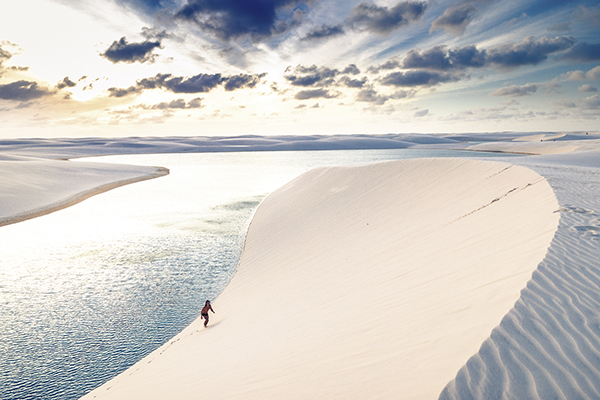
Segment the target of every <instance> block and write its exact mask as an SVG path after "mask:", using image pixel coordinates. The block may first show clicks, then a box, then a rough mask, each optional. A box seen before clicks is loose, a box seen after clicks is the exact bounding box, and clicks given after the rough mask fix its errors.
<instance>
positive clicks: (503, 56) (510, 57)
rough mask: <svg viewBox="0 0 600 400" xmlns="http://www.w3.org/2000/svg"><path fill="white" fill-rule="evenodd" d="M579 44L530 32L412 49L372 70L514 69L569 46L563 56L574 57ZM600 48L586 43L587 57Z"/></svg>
mask: <svg viewBox="0 0 600 400" xmlns="http://www.w3.org/2000/svg"><path fill="white" fill-rule="evenodd" d="M577 46H578V45H575V39H574V38H573V37H571V36H558V37H555V38H553V39H551V38H547V37H542V38H540V39H538V40H535V39H534V38H533V37H532V36H530V37H528V38H526V39H525V40H524V41H522V42H521V43H518V44H514V43H508V44H504V45H501V46H496V47H492V48H490V49H487V50H486V49H481V50H480V49H478V48H477V47H476V46H475V45H468V46H464V47H461V48H458V49H451V50H449V49H447V48H446V46H443V45H442V46H435V47H432V48H431V49H428V50H424V51H419V50H410V51H409V52H408V53H407V54H406V57H405V58H404V59H403V60H402V61H398V60H395V59H394V60H389V61H387V62H386V63H385V64H382V65H379V66H372V67H369V69H368V72H371V73H379V72H380V71H385V70H393V69H407V70H428V71H443V72H449V71H464V70H467V69H470V68H483V67H489V66H496V67H499V68H502V69H510V68H518V67H520V66H524V65H537V64H539V63H540V62H543V61H545V60H546V59H548V57H549V56H550V55H553V54H557V53H560V52H564V51H566V50H568V51H567V52H566V53H565V54H564V55H563V57H571V56H572V55H573V54H575V52H577V51H579V50H577ZM599 48H600V45H599V46H597V47H594V46H582V47H581V49H583V50H582V51H581V53H582V54H586V56H585V57H588V59H590V60H591V59H592V58H593V54H595V53H597V52H598V51H599V50H600V49H599ZM578 54H579V53H578ZM582 57H583V56H582ZM599 57H600V56H599ZM394 76H396V77H399V76H400V75H394ZM404 78H405V76H404V77H403V79H404Z"/></svg>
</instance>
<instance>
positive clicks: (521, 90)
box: [490, 83, 538, 97]
mask: <svg viewBox="0 0 600 400" xmlns="http://www.w3.org/2000/svg"><path fill="white" fill-rule="evenodd" d="M537 90H538V85H536V84H535V83H528V84H526V85H523V86H517V85H512V86H508V87H503V88H500V89H497V90H495V91H493V92H492V93H490V95H491V96H508V97H522V96H529V95H531V94H532V93H535V92H536V91H537Z"/></svg>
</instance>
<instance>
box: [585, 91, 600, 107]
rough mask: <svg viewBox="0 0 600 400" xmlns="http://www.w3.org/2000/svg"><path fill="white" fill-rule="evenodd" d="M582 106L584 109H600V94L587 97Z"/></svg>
mask: <svg viewBox="0 0 600 400" xmlns="http://www.w3.org/2000/svg"><path fill="white" fill-rule="evenodd" d="M581 107H582V108H584V109H593V110H595V109H599V108H600V96H598V95H597V94H596V95H593V96H590V97H586V98H585V99H583V100H582V102H581Z"/></svg>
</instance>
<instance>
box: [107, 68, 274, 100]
mask: <svg viewBox="0 0 600 400" xmlns="http://www.w3.org/2000/svg"><path fill="white" fill-rule="evenodd" d="M265 75H266V74H265V73H263V74H254V75H249V74H239V75H232V76H222V75H221V74H198V75H195V76H192V77H182V76H173V75H172V74H157V75H156V76H154V77H151V78H144V79H141V80H139V81H137V82H136V84H135V85H134V86H130V87H129V88H126V89H121V88H114V87H113V88H109V89H108V91H109V96H110V97H125V96H129V95H132V94H140V93H141V92H143V91H144V90H152V89H165V90H167V91H170V92H172V93H207V92H210V91H211V90H213V89H215V88H216V87H218V86H220V85H224V88H225V90H226V91H233V90H237V89H243V88H254V87H255V86H256V85H257V84H258V83H259V82H260V80H261V79H262V78H263V77H264V76H265Z"/></svg>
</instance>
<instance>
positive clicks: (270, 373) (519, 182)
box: [85, 159, 559, 400]
mask: <svg viewBox="0 0 600 400" xmlns="http://www.w3.org/2000/svg"><path fill="white" fill-rule="evenodd" d="M557 209H558V204H557V201H556V198H555V196H554V194H553V192H552V189H551V188H550V186H549V185H548V183H547V182H546V180H545V179H544V178H542V177H541V176H540V175H538V174H537V173H535V172H533V171H531V170H529V169H527V168H523V167H518V166H514V165H510V164H505V163H496V162H486V161H479V160H473V159H470V160H462V159H418V160H404V161H397V162H387V163H380V164H374V165H369V166H360V167H336V168H319V169H316V170H313V171H310V172H308V173H306V174H304V175H302V176H300V177H299V178H297V179H296V180H294V181H292V182H290V183H289V184H287V185H286V186H284V187H282V188H280V189H279V190H277V191H275V192H274V193H272V194H271V195H269V196H268V197H267V198H266V199H265V200H264V202H263V203H262V204H261V205H260V207H259V209H258V210H257V212H256V214H255V217H254V219H253V221H252V224H251V226H250V229H249V231H248V235H247V239H246V245H245V249H244V252H243V255H242V260H241V262H240V266H239V268H238V272H237V273H236V275H235V276H234V278H233V280H232V282H231V283H230V285H229V286H228V287H227V289H226V290H225V291H224V293H223V294H222V295H221V296H220V297H219V298H218V299H217V300H216V301H215V302H214V303H213V306H214V308H215V310H216V312H217V314H215V315H213V314H211V324H210V326H209V327H208V328H207V329H204V328H202V326H201V321H199V320H197V321H195V322H194V323H193V324H192V325H190V326H189V327H188V328H186V329H185V330H184V331H183V332H181V333H180V334H179V335H178V336H176V337H175V338H174V339H173V340H172V341H170V342H169V343H167V344H165V345H164V346H162V347H161V348H159V349H158V350H157V351H155V352H153V353H152V354H150V355H149V356H148V357H146V358H144V359H143V360H141V361H140V362H139V363H137V364H136V365H134V366H133V367H132V368H130V369H129V370H127V371H125V372H124V373H123V374H121V375H119V376H118V377H116V378H115V379H113V380H111V381H109V382H107V383H106V384H105V385H103V386H101V387H100V388H98V389H96V390H95V391H93V392H91V393H90V394H88V395H87V396H85V398H90V399H91V398H111V399H144V400H146V399H166V398H176V399H196V398H207V399H271V398H273V399H309V398H323V399H377V398H381V399H390V398H402V399H411V398H419V399H421V398H430V399H433V398H437V396H438V395H439V394H440V392H441V390H442V389H443V388H444V386H445V385H446V384H447V383H448V382H449V381H450V380H451V379H453V378H454V376H455V375H456V372H457V371H458V369H459V368H460V367H461V366H462V365H464V363H465V362H466V360H467V359H468V358H469V357H471V356H472V355H473V354H475V353H476V351H477V349H478V348H479V347H480V345H481V343H482V342H483V341H484V340H485V339H486V338H488V337H489V335H490V332H491V331H492V329H493V328H494V327H496V326H497V325H498V324H499V322H500V320H501V319H502V317H503V316H504V315H505V314H506V313H507V312H508V311H509V310H510V309H511V307H513V305H514V303H515V301H516V300H517V299H518V298H519V293H520V291H521V289H523V288H524V287H525V285H526V282H527V281H528V280H529V279H530V277H531V273H532V271H534V270H535V269H536V267H537V266H538V264H539V262H540V261H541V260H542V259H543V258H544V255H545V254H546V251H547V248H548V246H549V244H550V241H551V240H552V237H553V235H554V232H555V230H556V227H557V224H558V219H559V213H556V212H555V211H557Z"/></svg>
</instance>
